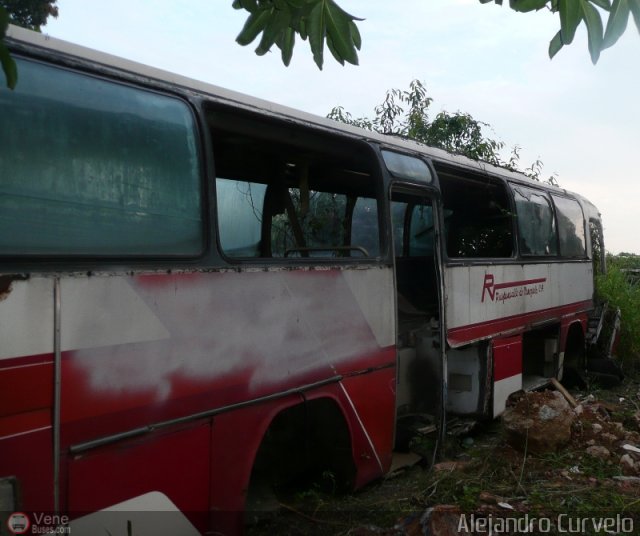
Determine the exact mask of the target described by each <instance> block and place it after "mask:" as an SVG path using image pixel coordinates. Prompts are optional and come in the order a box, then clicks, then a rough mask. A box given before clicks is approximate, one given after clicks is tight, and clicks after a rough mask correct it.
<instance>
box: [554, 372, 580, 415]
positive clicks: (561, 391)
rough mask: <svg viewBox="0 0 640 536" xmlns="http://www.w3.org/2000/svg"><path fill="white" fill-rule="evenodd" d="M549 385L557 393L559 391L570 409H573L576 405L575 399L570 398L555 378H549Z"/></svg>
mask: <svg viewBox="0 0 640 536" xmlns="http://www.w3.org/2000/svg"><path fill="white" fill-rule="evenodd" d="M551 385H553V386H554V387H555V388H556V389H557V390H558V391H560V393H562V396H564V397H565V399H566V400H567V402H569V405H570V406H571V407H572V408H575V407H576V406H577V405H578V403H577V402H576V399H575V398H573V397H572V396H571V394H570V393H569V391H567V390H566V389H565V388H564V386H563V385H562V384H561V383H560V382H559V381H558V380H556V379H555V378H551Z"/></svg>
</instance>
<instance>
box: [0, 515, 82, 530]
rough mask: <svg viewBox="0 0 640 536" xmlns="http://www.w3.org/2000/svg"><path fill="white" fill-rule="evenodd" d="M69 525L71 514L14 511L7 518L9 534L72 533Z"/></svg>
mask: <svg viewBox="0 0 640 536" xmlns="http://www.w3.org/2000/svg"><path fill="white" fill-rule="evenodd" d="M68 525H69V516H65V515H58V514H55V515H54V514H45V513H42V512H40V513H31V514H30V515H29V514H26V513H25V512H14V513H13V514H11V515H10V516H9V517H8V518H7V529H9V534H70V533H71V528H70V527H69V526H68ZM0 532H1V531H0Z"/></svg>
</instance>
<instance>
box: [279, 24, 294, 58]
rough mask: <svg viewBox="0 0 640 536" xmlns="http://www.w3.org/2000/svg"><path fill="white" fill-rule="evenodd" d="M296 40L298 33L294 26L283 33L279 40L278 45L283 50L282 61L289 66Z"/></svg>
mask: <svg viewBox="0 0 640 536" xmlns="http://www.w3.org/2000/svg"><path fill="white" fill-rule="evenodd" d="M295 42H296V33H295V32H294V31H293V28H287V29H286V30H285V31H284V32H283V33H282V35H281V38H280V39H279V40H278V41H277V44H278V47H279V48H280V51H281V57H282V63H284V64H285V66H287V67H289V64H290V63H291V58H292V57H293V46H294V45H295Z"/></svg>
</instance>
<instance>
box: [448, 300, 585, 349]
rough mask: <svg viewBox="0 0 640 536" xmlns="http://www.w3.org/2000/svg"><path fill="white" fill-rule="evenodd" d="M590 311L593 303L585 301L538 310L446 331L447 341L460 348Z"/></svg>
mask: <svg viewBox="0 0 640 536" xmlns="http://www.w3.org/2000/svg"><path fill="white" fill-rule="evenodd" d="M590 309H593V302H591V300H585V301H581V302H576V303H571V304H568V305H562V306H559V307H551V308H549V309H540V310H538V311H533V312H530V313H524V314H520V315H513V316H507V317H504V318H496V319H495V320H489V321H488V322H479V323H477V324H469V325H467V326H460V327H457V328H452V329H449V330H447V340H448V341H449V344H450V345H451V346H454V347H455V346H460V345H462V344H468V343H470V342H474V341H479V340H482V339H488V338H490V337H492V336H496V335H500V334H503V333H510V332H517V331H519V330H524V329H525V328H527V327H528V326H531V325H532V324H536V323H539V322H543V321H545V320H554V319H558V320H560V319H561V318H562V317H564V316H567V315H572V314H578V313H582V312H586V311H589V310H590Z"/></svg>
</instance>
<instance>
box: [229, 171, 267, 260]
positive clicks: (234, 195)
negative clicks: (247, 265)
mask: <svg viewBox="0 0 640 536" xmlns="http://www.w3.org/2000/svg"><path fill="white" fill-rule="evenodd" d="M266 189H267V187H266V185H265V184H260V183H256V182H247V181H236V180H232V179H223V178H218V179H217V180H216V192H217V206H218V221H219V231H220V246H221V247H222V250H223V251H224V252H226V254H227V255H229V256H230V257H259V256H260V237H261V231H262V214H263V207H264V198H265V192H266Z"/></svg>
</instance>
